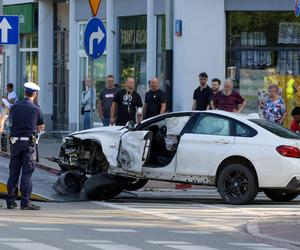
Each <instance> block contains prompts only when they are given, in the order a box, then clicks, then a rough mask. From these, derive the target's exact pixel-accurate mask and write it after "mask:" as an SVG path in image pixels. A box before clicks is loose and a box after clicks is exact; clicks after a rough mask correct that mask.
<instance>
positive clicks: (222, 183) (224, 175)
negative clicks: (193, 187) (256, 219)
mask: <svg viewBox="0 0 300 250" xmlns="http://www.w3.org/2000/svg"><path fill="white" fill-rule="evenodd" d="M217 187H218V192H219V194H220V195H221V197H222V198H223V200H224V201H226V202H227V203H229V204H232V205H244V204H247V203H249V202H251V201H253V200H254V198H255V197H256V195H257V193H258V182H257V178H256V175H255V173H254V172H253V171H252V170H251V169H250V168H249V167H248V166H246V165H243V164H239V163H234V164H230V165H227V166H226V167H224V168H223V169H222V170H221V172H220V174H219V176H218V182H217Z"/></svg>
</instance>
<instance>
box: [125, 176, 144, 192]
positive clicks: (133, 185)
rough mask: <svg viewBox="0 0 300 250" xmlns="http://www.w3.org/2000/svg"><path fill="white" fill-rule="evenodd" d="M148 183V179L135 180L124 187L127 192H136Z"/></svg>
mask: <svg viewBox="0 0 300 250" xmlns="http://www.w3.org/2000/svg"><path fill="white" fill-rule="evenodd" d="M147 183H148V179H137V180H136V181H134V182H131V183H129V184H128V185H126V186H125V187H124V189H125V190H127V191H136V190H139V189H141V188H143V187H144V186H145V185H146V184H147Z"/></svg>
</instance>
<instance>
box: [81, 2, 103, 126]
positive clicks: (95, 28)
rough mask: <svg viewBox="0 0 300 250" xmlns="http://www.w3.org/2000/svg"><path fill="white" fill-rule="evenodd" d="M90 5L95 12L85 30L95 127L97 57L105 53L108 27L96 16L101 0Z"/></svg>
mask: <svg viewBox="0 0 300 250" xmlns="http://www.w3.org/2000/svg"><path fill="white" fill-rule="evenodd" d="M89 2H90V7H91V10H92V13H93V17H92V18H91V19H90V20H89V21H88V23H87V25H86V27H85V31H84V48H85V52H86V54H87V56H88V57H89V58H90V60H91V91H90V93H91V97H90V100H91V109H90V127H91V128H93V127H94V117H95V110H96V107H95V110H94V103H96V100H95V96H96V95H95V78H94V67H95V65H94V64H95V62H94V61H95V59H97V58H99V57H100V56H101V55H103V53H104V51H105V48H106V29H105V26H104V24H103V22H102V21H101V20H100V19H99V18H97V17H95V16H96V15H97V13H98V10H99V7H100V4H101V0H90V1H89Z"/></svg>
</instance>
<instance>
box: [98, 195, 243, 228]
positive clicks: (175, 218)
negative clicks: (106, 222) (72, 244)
mask: <svg viewBox="0 0 300 250" xmlns="http://www.w3.org/2000/svg"><path fill="white" fill-rule="evenodd" d="M93 203H94V204H97V205H100V206H102V207H107V208H113V209H118V210H124V211H128V212H133V213H140V214H145V215H150V216H155V217H158V218H162V219H166V220H173V221H179V222H181V223H184V224H190V225H196V226H200V227H201V226H203V221H202V220H201V221H195V220H194V219H189V218H184V217H180V216H177V215H170V214H165V213H162V211H160V210H156V211H147V210H145V208H144V209H137V208H132V207H129V206H125V205H118V204H113V203H109V202H103V201H95V202H93ZM209 226H210V227H212V228H218V229H219V230H227V231H228V230H229V231H234V230H235V231H237V229H236V228H234V227H232V226H220V225H219V224H213V223H209Z"/></svg>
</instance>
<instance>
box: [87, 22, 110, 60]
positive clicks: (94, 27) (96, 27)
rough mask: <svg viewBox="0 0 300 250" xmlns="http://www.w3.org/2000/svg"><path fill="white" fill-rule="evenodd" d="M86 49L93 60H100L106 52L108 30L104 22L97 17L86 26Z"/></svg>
mask: <svg viewBox="0 0 300 250" xmlns="http://www.w3.org/2000/svg"><path fill="white" fill-rule="evenodd" d="M84 48H85V52H86V54H87V55H88V56H89V57H91V58H93V59H97V58H99V57H100V56H102V55H103V53H104V51H105V48H106V30H105V27H104V24H103V22H102V21H101V20H100V19H99V18H97V17H92V18H91V19H90V20H89V21H88V23H87V25H86V28H85V31H84Z"/></svg>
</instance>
